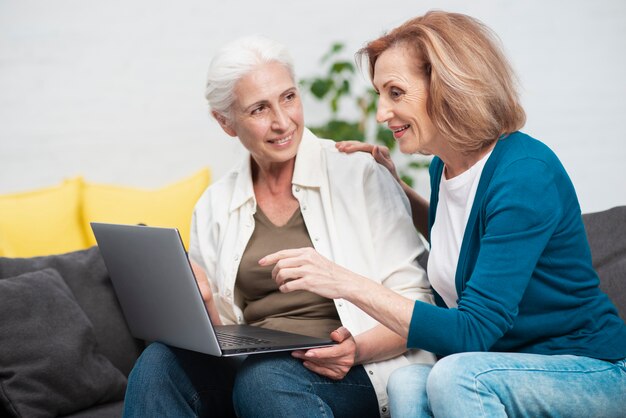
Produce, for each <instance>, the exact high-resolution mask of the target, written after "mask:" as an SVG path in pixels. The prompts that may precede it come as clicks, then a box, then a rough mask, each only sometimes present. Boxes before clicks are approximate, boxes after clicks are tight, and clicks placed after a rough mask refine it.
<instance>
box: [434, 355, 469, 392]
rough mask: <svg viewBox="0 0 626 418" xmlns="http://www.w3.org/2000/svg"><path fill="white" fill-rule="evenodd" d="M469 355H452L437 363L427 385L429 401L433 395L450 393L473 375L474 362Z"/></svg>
mask: <svg viewBox="0 0 626 418" xmlns="http://www.w3.org/2000/svg"><path fill="white" fill-rule="evenodd" d="M467 354H468V353H459V354H451V355H449V356H447V357H444V358H442V359H441V360H439V361H438V362H437V363H435V365H434V366H433V368H432V370H431V372H430V374H429V375H428V380H427V383H426V390H427V393H428V397H429V399H430V398H431V395H438V394H442V393H449V392H450V391H451V390H453V388H454V387H455V386H457V385H458V384H460V383H462V382H463V381H464V380H466V379H467V377H468V375H470V374H472V371H471V369H472V367H473V364H472V363H473V362H472V360H471V356H468V355H467Z"/></svg>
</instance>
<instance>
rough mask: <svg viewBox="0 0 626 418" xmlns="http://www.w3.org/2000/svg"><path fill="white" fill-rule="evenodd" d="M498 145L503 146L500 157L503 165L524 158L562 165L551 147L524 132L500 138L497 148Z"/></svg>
mask: <svg viewBox="0 0 626 418" xmlns="http://www.w3.org/2000/svg"><path fill="white" fill-rule="evenodd" d="M498 147H499V148H502V152H500V157H499V158H500V165H503V166H506V165H509V164H513V163H515V162H519V161H524V160H529V161H531V160H536V161H541V162H543V163H545V164H548V165H553V164H554V163H557V166H558V167H560V166H561V163H560V161H559V160H558V157H557V156H556V154H555V153H554V151H552V149H550V147H548V146H547V145H546V144H544V143H543V142H541V141H539V140H538V139H535V138H533V137H531V136H529V135H527V134H525V133H523V132H519V131H518V132H513V133H512V134H510V135H508V136H507V137H505V138H502V139H500V140H499V141H498V144H497V145H496V148H498Z"/></svg>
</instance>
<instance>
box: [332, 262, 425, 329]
mask: <svg viewBox="0 0 626 418" xmlns="http://www.w3.org/2000/svg"><path fill="white" fill-rule="evenodd" d="M348 274H351V275H354V276H353V278H352V279H353V280H347V281H345V282H344V283H348V285H347V288H346V289H345V291H342V292H341V293H342V294H343V298H344V299H346V300H349V301H350V302H351V303H353V304H354V305H356V306H358V307H359V308H361V310H363V311H364V312H365V313H367V314H368V315H370V316H371V317H372V318H374V319H376V320H377V321H378V322H380V323H381V324H382V325H384V326H385V327H387V328H389V330H391V331H393V333H395V334H397V335H398V336H399V337H401V338H403V339H406V338H407V336H408V334H409V325H410V323H411V316H412V314H413V305H414V303H415V301H413V300H410V299H407V298H406V297H404V296H402V295H399V294H398V293H396V292H394V291H393V290H391V289H388V288H386V287H384V286H383V285H381V284H378V283H376V282H373V281H372V280H369V279H367V278H365V277H362V276H356V275H355V274H354V273H352V272H348Z"/></svg>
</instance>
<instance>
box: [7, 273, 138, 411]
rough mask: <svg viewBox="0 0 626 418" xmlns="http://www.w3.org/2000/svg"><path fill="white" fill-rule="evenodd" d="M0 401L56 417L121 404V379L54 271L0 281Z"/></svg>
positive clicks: (9, 407)
mask: <svg viewBox="0 0 626 418" xmlns="http://www.w3.org/2000/svg"><path fill="white" fill-rule="evenodd" d="M0 341H2V343H1V344H0V389H1V390H0V401H1V402H2V404H3V406H4V409H5V410H6V411H7V412H9V413H10V414H11V415H12V416H15V417H29V418H30V417H55V416H57V415H65V414H68V413H71V412H74V411H78V410H81V409H84V408H87V407H89V406H92V405H96V404H100V403H106V402H109V401H111V400H116V399H121V398H123V395H124V390H125V387H126V377H125V376H124V375H123V374H122V373H121V372H120V371H119V370H118V369H117V368H116V367H114V366H113V365H112V364H111V362H110V361H109V360H108V359H107V358H106V357H104V356H103V355H102V354H100V353H98V352H97V351H96V338H95V335H94V333H93V328H92V326H91V323H90V322H89V319H88V318H87V316H86V315H85V313H84V312H83V310H82V309H81V308H80V306H78V304H77V302H76V299H75V298H74V295H73V294H72V292H71V290H70V289H69V288H68V286H67V284H65V282H64V281H63V279H62V278H61V276H60V275H59V273H58V272H57V271H56V270H53V269H45V270H41V271H36V272H30V273H25V274H22V275H20V276H16V277H12V278H8V279H4V280H0Z"/></svg>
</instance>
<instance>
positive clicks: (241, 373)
mask: <svg viewBox="0 0 626 418" xmlns="http://www.w3.org/2000/svg"><path fill="white" fill-rule="evenodd" d="M233 399H234V404H235V409H236V410H237V414H238V415H239V416H240V417H258V416H299V417H306V416H315V417H323V416H333V415H335V416H341V417H350V416H354V417H367V416H371V417H378V416H379V412H378V401H377V398H376V393H375V391H374V389H373V387H372V384H371V382H370V380H369V378H368V376H367V373H366V372H365V369H364V368H363V367H362V366H355V367H353V368H352V369H351V370H350V372H349V373H348V374H347V375H346V377H345V378H344V379H342V380H338V381H334V380H331V379H327V378H325V377H323V376H320V375H318V374H316V373H314V372H311V371H309V370H308V369H306V368H305V367H304V366H303V365H302V362H301V361H300V360H298V359H296V358H294V357H292V356H291V355H290V354H289V353H277V354H263V355H252V356H248V357H247V358H246V359H245V360H244V358H243V357H242V358H223V357H213V356H209V355H206V354H201V353H196V352H193V351H188V350H181V349H177V348H172V347H168V346H166V345H164V344H160V343H153V344H151V345H150V346H148V347H147V348H146V350H144V352H143V353H142V355H141V356H140V358H139V359H138V361H137V363H136V365H135V367H134V368H133V371H132V372H131V375H130V376H129V384H128V388H127V391H126V401H125V410H124V416H125V417H135V416H137V417H140V416H180V417H184V416H234V412H235V411H234V410H233ZM209 412H210V414H209ZM216 414H217V415H216ZM307 414H308V415H307Z"/></svg>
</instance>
